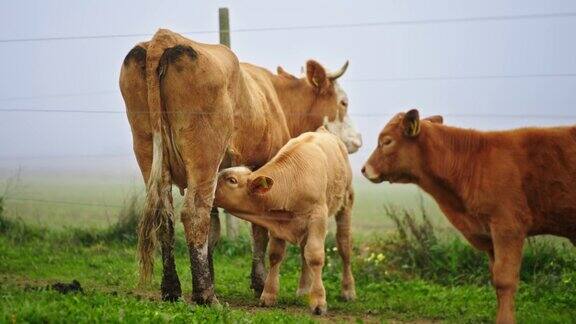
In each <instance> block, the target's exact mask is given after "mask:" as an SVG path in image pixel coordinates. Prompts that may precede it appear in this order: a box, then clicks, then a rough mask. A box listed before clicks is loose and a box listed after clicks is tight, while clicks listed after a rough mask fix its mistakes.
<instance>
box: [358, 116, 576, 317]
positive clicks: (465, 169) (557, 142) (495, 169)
mask: <svg viewBox="0 0 576 324" xmlns="http://www.w3.org/2000/svg"><path fill="white" fill-rule="evenodd" d="M362 173H363V174H364V176H366V177H367V178H368V179H369V180H370V181H372V182H376V183H379V182H382V181H389V182H399V183H414V184H417V185H419V186H420V187H421V188H422V189H424V190H425V191H426V192H428V193H429V194H430V195H432V197H434V199H435V200H436V202H437V203H438V204H439V205H440V208H441V209H442V211H443V212H444V214H445V215H446V217H448V219H449V220H450V222H451V223H452V224H453V225H454V226H455V227H456V228H457V229H458V230H459V231H460V232H461V233H462V234H463V235H464V237H465V238H466V239H467V240H468V241H469V242H470V244H472V245H473V246H474V247H475V248H477V249H479V250H482V251H485V252H486V253H487V254H488V258H489V261H490V271H491V274H492V284H493V285H494V287H495V288H496V294H497V297H498V315H497V322H498V323H513V322H514V321H515V319H514V295H515V292H516V288H517V286H518V276H519V271H520V264H521V262H522V248H523V244H524V239H525V238H526V237H528V236H533V235H538V234H552V235H558V236H563V237H567V238H569V239H570V240H572V243H576V187H575V186H574V183H576V127H555V128H523V129H517V130H511V131H497V132H479V131H475V130H469V129H460V128H455V127H448V126H444V125H442V117H440V116H435V117H431V118H427V119H423V120H420V118H419V114H418V111H417V110H410V111H409V112H407V113H400V114H397V115H396V116H395V117H394V118H392V120H390V122H388V124H387V125H386V126H385V127H384V129H383V130H382V132H381V133H380V136H379V138H378V147H377V148H376V149H375V150H374V152H373V153H372V155H371V156H370V158H369V159H368V161H367V162H366V164H365V165H364V167H363V168H362Z"/></svg>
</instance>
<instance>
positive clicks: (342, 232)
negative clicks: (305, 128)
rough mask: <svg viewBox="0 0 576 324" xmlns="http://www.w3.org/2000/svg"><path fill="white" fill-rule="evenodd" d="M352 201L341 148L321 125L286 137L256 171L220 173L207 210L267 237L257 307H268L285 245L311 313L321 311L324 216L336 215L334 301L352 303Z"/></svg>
mask: <svg viewBox="0 0 576 324" xmlns="http://www.w3.org/2000/svg"><path fill="white" fill-rule="evenodd" d="M353 198H354V197H353V191H352V171H351V169H350V164H349V162H348V155H347V151H346V146H345V145H344V143H342V142H341V141H340V140H339V139H338V138H337V137H336V136H334V135H332V134H330V133H329V132H327V131H326V130H325V129H323V128H321V129H320V130H319V131H318V132H308V133H304V134H302V135H300V136H298V137H296V138H294V139H292V140H290V141H289V142H288V143H287V144H286V145H285V146H284V147H283V148H282V149H281V150H280V151H279V152H278V154H277V155H276V156H275V157H274V158H273V159H272V160H270V162H268V163H267V164H265V165H264V166H263V167H262V168H260V169H258V170H257V171H254V172H252V171H250V170H249V169H248V168H246V167H234V168H228V169H225V170H223V171H221V172H220V174H219V177H218V184H217V189H216V198H215V205H216V206H218V207H222V208H224V209H226V210H228V212H230V213H231V214H233V215H235V216H237V217H239V218H242V219H244V220H247V221H249V222H252V223H254V224H257V225H260V226H263V227H265V228H267V229H268V230H269V232H270V237H271V239H270V243H269V249H270V251H269V260H270V271H269V272H268V276H267V278H266V281H265V284H264V291H263V292H262V295H261V296H260V301H261V303H262V305H264V306H270V305H273V304H274V303H275V302H276V298H277V295H278V286H279V269H280V263H281V262H282V259H283V258H284V253H285V248H286V241H288V242H290V243H293V244H298V245H300V247H301V256H302V272H301V275H300V284H299V287H298V292H297V294H298V295H303V294H308V293H309V294H310V308H311V311H312V312H313V313H314V314H318V315H320V314H324V313H325V312H326V292H325V290H324V285H323V284H322V267H323V266H324V240H325V237H326V231H327V226H328V217H329V216H331V215H336V224H337V232H336V239H337V242H338V251H339V252H340V256H341V257H342V261H343V268H344V269H343V276H342V297H343V298H344V299H345V300H352V299H354V298H355V296H356V292H355V288H354V277H353V276H352V268H351V265H350V254H351V249H352V240H351V237H350V217H351V211H352V204H353Z"/></svg>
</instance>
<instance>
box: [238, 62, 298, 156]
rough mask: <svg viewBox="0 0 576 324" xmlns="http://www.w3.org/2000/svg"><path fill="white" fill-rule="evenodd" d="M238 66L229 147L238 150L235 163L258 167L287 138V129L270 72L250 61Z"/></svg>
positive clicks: (280, 146) (288, 134)
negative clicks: (238, 80) (236, 95)
mask: <svg viewBox="0 0 576 324" xmlns="http://www.w3.org/2000/svg"><path fill="white" fill-rule="evenodd" d="M240 69H241V76H242V77H241V78H240V82H239V88H240V91H239V96H238V98H237V100H236V105H235V113H234V124H235V132H234V134H233V136H232V140H231V144H230V147H231V149H232V150H234V152H235V153H236V154H237V160H236V163H237V164H239V165H252V166H256V167H260V166H262V165H264V164H265V163H266V162H268V161H269V160H270V159H271V158H272V157H273V156H274V155H275V154H276V153H277V152H278V151H279V150H280V149H281V148H282V146H283V145H284V144H286V142H288V140H289V139H290V132H289V131H288V126H287V122H286V118H285V116H284V112H283V110H282V107H281V104H280V101H279V99H278V95H277V93H276V90H275V88H274V86H273V84H272V82H271V77H272V74H271V73H270V72H269V71H268V70H266V69H264V68H261V67H258V66H255V65H252V64H249V63H241V64H240Z"/></svg>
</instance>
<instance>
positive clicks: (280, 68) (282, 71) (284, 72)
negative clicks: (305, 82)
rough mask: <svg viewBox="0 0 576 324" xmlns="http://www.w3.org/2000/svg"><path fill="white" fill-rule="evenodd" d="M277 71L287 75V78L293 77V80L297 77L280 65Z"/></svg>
mask: <svg viewBox="0 0 576 324" xmlns="http://www.w3.org/2000/svg"><path fill="white" fill-rule="evenodd" d="M276 73H278V75H280V76H283V77H286V78H289V79H292V80H294V79H296V77H295V76H293V75H292V74H290V73H288V72H286V70H284V69H283V68H282V67H281V66H278V67H277V68H276Z"/></svg>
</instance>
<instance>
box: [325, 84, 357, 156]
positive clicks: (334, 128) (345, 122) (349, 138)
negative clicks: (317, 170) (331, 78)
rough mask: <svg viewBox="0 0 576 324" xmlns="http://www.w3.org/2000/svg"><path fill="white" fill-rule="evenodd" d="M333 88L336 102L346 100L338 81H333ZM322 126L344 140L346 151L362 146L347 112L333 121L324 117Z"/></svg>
mask: <svg viewBox="0 0 576 324" xmlns="http://www.w3.org/2000/svg"><path fill="white" fill-rule="evenodd" d="M334 90H336V96H337V97H336V99H337V102H338V103H340V102H341V101H346V102H348V96H347V95H346V92H345V91H344V89H342V87H340V85H339V84H338V82H334ZM338 117H339V116H338ZM324 127H326V129H327V130H328V131H329V132H330V133H332V134H334V135H336V136H338V137H339V138H340V139H341V140H342V142H344V144H345V145H346V149H347V150H348V153H354V152H356V151H358V149H359V148H360V146H362V135H360V133H358V131H356V128H355V127H354V125H353V124H352V120H351V119H350V117H349V116H348V114H346V115H344V116H343V117H342V118H341V119H339V118H336V119H335V120H333V121H329V120H328V117H324Z"/></svg>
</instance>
